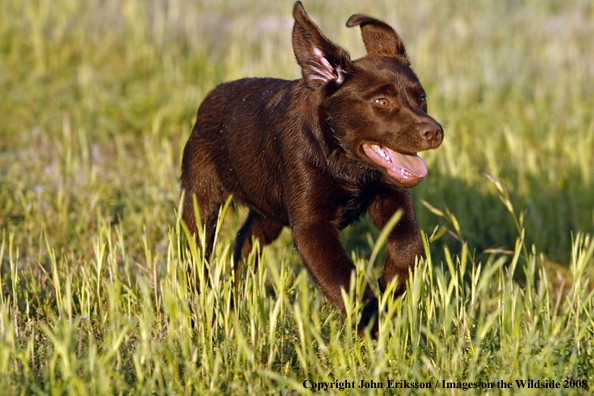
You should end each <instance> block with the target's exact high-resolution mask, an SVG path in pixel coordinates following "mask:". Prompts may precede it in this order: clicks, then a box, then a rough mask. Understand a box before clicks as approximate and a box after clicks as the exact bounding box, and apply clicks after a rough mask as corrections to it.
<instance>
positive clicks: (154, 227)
mask: <svg viewBox="0 0 594 396" xmlns="http://www.w3.org/2000/svg"><path fill="white" fill-rule="evenodd" d="M291 6H292V4H289V3H287V2H273V1H271V0H269V1H267V2H258V3H257V4H248V3H237V4H233V3H232V2H221V3H218V4H217V5H213V4H211V3H208V2H204V3H203V2H199V1H193V2H190V1H185V0H177V1H176V0H171V1H157V0H155V1H152V2H141V1H137V0H131V1H127V2H119V1H109V0H108V1H87V2H79V1H75V0H56V1H51V2H50V1H49V0H33V1H28V2H20V1H16V0H7V1H4V2H2V3H1V4H0V91H1V92H2V95H0V120H1V123H0V233H1V237H0V290H1V299H0V389H2V390H3V393H6V394H52V395H57V394H144V393H156V394H193V393H196V394H198V393H200V394H202V393H214V394H220V393H227V394H247V393H256V394H261V393H270V394H295V393H309V392H310V390H309V387H311V386H312V385H313V384H319V383H326V384H328V385H329V384H333V388H329V389H328V390H326V391H328V392H330V393H333V394H342V393H353V394H367V393H378V390H377V389H365V388H363V389H358V388H356V389H347V390H340V388H339V389H336V386H339V385H340V384H339V383H340V382H342V385H346V384H345V383H344V382H345V381H348V382H352V381H354V382H355V384H356V385H357V386H358V385H359V383H360V381H361V380H363V381H366V382H368V383H370V382H371V381H374V382H375V383H376V384H379V383H382V384H383V385H384V386H387V385H388V381H389V380H392V381H394V385H396V383H398V384H401V385H402V384H403V383H402V382H400V381H403V380H406V381H408V383H415V382H416V383H418V384H421V383H423V384H424V383H426V382H428V383H430V384H431V386H432V389H430V390H424V389H420V388H418V389H415V388H413V389H404V390H402V389H396V388H394V389H387V388H384V389H380V390H379V393H382V392H383V393H388V394H400V393H407V394H417V393H428V394H429V393H431V394H432V393H434V392H435V389H434V388H435V386H436V385H439V386H440V387H441V388H442V389H441V392H442V393H452V394H459V393H467V392H468V391H464V390H463V389H461V388H460V387H462V386H463V385H464V384H466V385H473V386H474V385H475V383H476V384H477V385H479V386H481V385H485V386H489V385H493V386H495V387H494V388H492V389H481V390H479V391H476V393H485V394H511V393H526V392H528V393H530V392H531V393H538V391H539V390H538V389H531V390H526V389H524V390H523V391H522V389H521V384H520V383H518V382H516V381H517V380H518V381H525V380H528V379H533V380H535V381H536V380H540V381H545V380H548V383H549V384H550V382H552V381H556V382H559V383H560V385H561V388H560V389H558V390H555V391H554V392H556V393H558V394H572V393H588V392H589V391H588V390H585V388H584V385H587V387H588V388H590V387H592V386H594V382H593V381H592V380H594V378H593V377H594V375H593V374H592V373H593V372H594V370H593V365H594V360H593V351H592V336H593V331H594V328H593V324H594V322H593V321H592V316H591V312H592V309H593V302H594V295H593V294H592V289H593V287H592V285H591V283H590V282H589V278H590V277H591V276H592V274H593V270H592V268H593V267H592V263H593V259H592V255H593V251H594V243H593V242H592V237H591V235H592V231H594V199H593V198H592V197H594V180H593V179H594V177H593V176H594V165H593V164H594V163H593V162H592V160H591V157H592V153H594V117H593V113H592V109H593V108H594V86H593V85H592V84H591V81H593V78H594V52H592V50H591V37H592V35H593V34H594V22H593V21H594V6H593V5H592V4H591V2H588V1H580V0H570V1H563V2H559V1H553V0H546V1H540V2H533V3H527V4H521V3H517V2H479V3H477V2H470V1H463V0H459V1H453V0H452V1H447V2H435V1H430V0H421V1H417V2H414V3H411V2H409V3H406V2H397V3H394V2H387V1H386V2H380V1H378V2H366V4H361V2H360V1H358V2H356V1H344V2H341V3H340V7H336V4H334V2H324V3H320V2H316V3H315V4H309V3H307V2H306V3H305V7H306V9H307V10H308V12H309V13H310V15H312V17H313V18H314V19H315V20H316V21H317V22H319V23H320V25H321V27H322V29H323V30H324V31H325V32H326V33H327V34H328V36H329V37H331V38H332V39H333V40H335V41H336V42H338V43H340V44H341V45H343V46H344V47H346V48H347V49H349V50H350V51H351V54H352V55H353V57H355V58H356V57H359V56H361V55H363V53H364V48H363V44H362V42H361V40H360V35H359V31H358V30H357V29H346V28H345V27H344V23H345V22H346V20H347V19H348V17H349V16H350V15H351V14H353V13H357V12H365V13H367V14H369V15H375V16H381V17H382V18H383V19H385V20H386V21H388V22H390V23H392V24H393V25H395V26H396V28H397V30H398V31H399V32H400V34H401V35H402V37H403V39H404V41H405V43H406V44H407V48H408V52H409V55H410V57H411V60H412V64H413V67H414V68H415V70H416V72H417V74H418V75H419V76H420V78H421V80H422V81H423V84H424V86H425V88H426V90H427V92H428V97H429V110H430V113H431V114H432V115H433V116H434V117H435V118H436V119H438V120H439V121H440V122H441V123H442V124H443V125H444V127H445V131H446V140H445V142H444V144H443V145H442V147H440V148H439V149H438V150H435V151H432V152H428V153H426V154H424V158H425V160H426V162H427V164H428V167H429V174H428V176H427V178H426V180H425V181H424V182H423V183H421V185H419V186H418V187H416V188H415V189H414V190H412V194H413V197H414V199H415V201H416V203H417V205H416V207H417V214H418V217H419V221H420V224H421V227H422V228H423V230H424V231H425V233H426V240H427V253H428V255H427V260H424V261H421V262H420V263H419V264H418V268H417V270H416V272H415V275H414V277H412V278H411V279H410V288H409V291H408V292H407V294H406V295H405V297H404V298H402V299H396V300H394V299H391V298H390V294H389V293H387V295H385V297H384V298H383V300H382V304H383V305H384V306H385V310H383V311H382V316H381V317H380V326H381V329H382V331H381V333H380V338H379V340H377V341H372V340H370V339H368V338H358V337H356V336H355V335H354V334H353V332H352V331H351V330H350V329H351V324H352V322H353V321H355V320H356V315H357V313H358V304H357V298H356V297H357V290H353V291H351V293H350V294H348V295H345V298H347V299H349V301H350V302H351V303H350V304H349V307H351V309H352V312H351V313H350V314H349V315H347V316H346V317H344V316H342V315H340V314H339V313H338V312H337V311H336V309H335V308H334V307H333V306H331V305H329V304H328V302H327V301H326V299H325V298H324V296H323V294H322V293H321V292H320V290H319V288H317V287H316V286H315V285H314V284H313V283H312V282H311V281H310V280H309V279H308V276H307V274H306V273H305V272H304V271H303V266H302V265H301V263H300V260H299V258H298V256H297V255H296V254H295V252H294V251H293V249H292V242H291V240H290V235H289V233H288V232H287V231H285V232H284V233H283V234H282V236H281V238H280V239H279V241H277V242H275V243H274V244H273V245H271V246H270V247H267V248H265V249H263V250H262V251H259V250H257V251H256V252H255V253H254V254H253V255H252V256H250V259H249V260H248V265H247V267H248V269H247V275H246V280H245V282H243V283H242V285H241V290H240V298H239V299H238V300H237V301H235V302H234V304H235V308H233V309H232V308H231V299H232V298H233V297H232V294H231V292H230V291H231V290H233V288H234V284H233V280H231V279H229V276H230V273H231V272H230V271H229V265H230V264H229V260H230V255H229V251H230V249H231V243H232V236H233V234H234V232H236V230H237V229H238V227H239V225H240V223H241V220H242V219H243V217H244V216H245V212H244V211H242V210H239V211H236V212H232V211H229V213H227V215H226V216H225V217H224V218H225V221H224V222H223V223H222V227H221V229H220V233H219V236H218V244H217V246H216V248H215V254H214V255H213V259H212V260H211V262H210V263H206V262H205V261H204V260H203V252H202V251H201V250H200V249H198V248H197V249H195V250H193V251H192V252H190V251H187V250H186V248H185V246H186V245H185V239H184V238H185V236H184V233H183V228H182V227H181V225H180V223H179V221H178V215H177V213H178V211H177V208H178V204H179V194H180V192H179V164H180V155H181V152H182V149H183V146H184V144H185V141H186V140H187V137H188V136H189V133H190V130H191V127H192V122H193V119H194V117H195V112H196V107H197V105H198V104H199V103H200V101H201V99H202V98H203V97H204V96H205V95H206V93H207V92H208V90H210V89H212V88H213V87H214V86H215V85H216V84H218V83H220V82H222V81H228V80H232V79H235V78H240V77H245V76H273V77H281V78H289V79H292V78H297V77H298V76H299V75H300V72H299V69H298V67H297V65H296V63H295V61H294V58H293V54H292V51H291V50H290V47H289V43H290V28H291V18H290V15H291V14H290V11H291ZM486 175H488V176H489V177H487V176H486ZM343 235H344V240H345V246H346V247H347V252H348V253H349V255H351V256H352V257H353V261H354V262H355V263H356V264H357V268H358V272H357V276H358V280H359V282H358V283H357V284H358V288H359V289H360V288H361V287H362V285H363V283H365V282H372V286H373V287H376V285H375V283H373V282H374V280H375V279H376V277H377V269H374V268H371V266H370V265H369V261H370V260H371V261H373V259H372V255H373V257H375V254H374V253H373V254H372V252H374V246H377V247H381V239H382V238H381V237H380V234H379V231H375V230H373V226H372V224H371V222H370V220H369V219H363V220H362V221H361V222H360V223H358V224H356V225H354V226H353V227H350V228H349V229H347V230H345V232H344V234H343ZM230 241H231V242H230ZM376 250H377V249H376ZM375 261H376V262H380V263H381V261H382V255H381V252H380V255H379V256H378V257H377V259H376V260H375ZM204 266H209V267H210V272H209V274H210V275H209V276H210V280H206V279H204V278H203V277H202V278H200V279H199V282H201V283H202V284H201V285H199V289H200V292H198V293H195V292H192V291H191V290H193V288H194V287H195V285H192V284H189V283H188V281H187V279H188V277H187V276H186V274H187V273H188V272H191V273H195V274H203V271H202V268H203V267H204ZM208 284H210V286H209V285H208ZM306 380H307V381H310V382H307V383H305V385H304V381H306ZM565 380H570V381H573V382H567V385H570V386H571V388H563V386H564V385H565ZM497 381H500V382H499V383H498V382H497ZM501 381H503V382H505V383H506V385H505V386H506V387H505V388H503V387H501V386H503V383H502V382H501ZM584 381H585V382H584ZM510 382H511V384H512V385H511V387H508V386H507V383H510ZM448 385H449V386H456V385H457V386H459V387H458V388H448ZM306 386H307V388H306ZM526 386H527V385H526ZM443 388H446V389H443Z"/></svg>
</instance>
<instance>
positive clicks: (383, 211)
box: [369, 190, 425, 295]
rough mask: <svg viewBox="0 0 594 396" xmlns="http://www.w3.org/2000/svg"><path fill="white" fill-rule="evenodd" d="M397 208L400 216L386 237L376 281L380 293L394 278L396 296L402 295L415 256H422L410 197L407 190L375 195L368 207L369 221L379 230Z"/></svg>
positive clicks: (419, 235)
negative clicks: (384, 255)
mask: <svg viewBox="0 0 594 396" xmlns="http://www.w3.org/2000/svg"><path fill="white" fill-rule="evenodd" d="M398 209H402V210H403V211H404V213H403V215H402V218H401V219H400V221H399V222H398V224H396V226H395V227H394V229H393V230H392V232H390V235H389V236H388V244H387V246H386V262H385V264H384V270H383V272H382V277H381V278H380V288H381V289H382V291H383V290H385V288H386V287H387V286H388V284H389V283H390V281H391V280H392V279H394V277H398V288H397V290H396V295H400V294H402V293H404V290H405V288H406V281H407V280H408V271H409V269H410V270H412V269H413V268H414V265H415V257H419V258H421V257H424V256H425V254H424V253H425V252H424V249H423V239H422V237H421V231H420V230H419V226H418V225H417V219H416V216H415V209H414V206H413V202H412V198H411V197H410V194H409V193H408V190H397V191H392V192H389V193H384V194H380V195H378V196H377V198H376V199H375V200H374V201H373V202H372V204H371V206H370V207H369V214H370V215H371V219H372V220H373V222H374V224H375V225H376V227H377V228H379V229H380V230H381V229H383V228H384V227H385V226H386V224H387V223H388V221H389V220H390V218H391V217H392V215H393V214H394V213H395V212H396V211H397V210H398Z"/></svg>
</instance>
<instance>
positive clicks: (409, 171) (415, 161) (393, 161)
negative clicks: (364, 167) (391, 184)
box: [363, 143, 427, 185]
mask: <svg viewBox="0 0 594 396" xmlns="http://www.w3.org/2000/svg"><path fill="white" fill-rule="evenodd" d="M363 151H365V154H367V156H368V157H369V158H370V159H371V160H372V161H373V162H375V163H377V164H379V165H381V166H383V167H384V168H386V170H387V171H388V174H389V175H390V176H392V177H393V178H395V179H396V180H398V181H400V182H401V183H403V184H405V185H410V184H416V183H418V182H420V181H421V179H423V177H425V175H426V174H427V165H425V161H424V160H423V158H421V157H419V156H418V155H417V153H410V154H405V153H399V152H396V151H394V150H390V149H389V148H387V147H386V146H382V145H380V144H375V143H363Z"/></svg>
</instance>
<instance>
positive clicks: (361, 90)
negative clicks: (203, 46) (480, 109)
mask: <svg viewBox="0 0 594 396" xmlns="http://www.w3.org/2000/svg"><path fill="white" fill-rule="evenodd" d="M293 16H294V18H295V25H294V27H293V49H294V52H295V57H296V58H297V63H299V65H300V66H301V71H302V74H303V78H302V79H299V80H295V81H285V80H279V79H272V78H248V79H242V80H237V81H233V82H229V83H225V84H221V85H219V86H218V87H216V88H215V89H214V90H213V91H211V92H210V93H209V94H208V96H207V97H206V99H204V102H202V104H201V105H200V108H199V109H198V116H197V120H196V125H195V126H194V130H193V131H192V134H191V136H190V138H189V140H188V143H187V145H186V147H185V150H184V156H183V161H182V175H181V181H182V188H183V189H184V191H185V201H184V204H183V220H184V222H185V223H186V224H187V226H188V228H189V230H190V232H191V233H193V234H196V232H197V227H196V220H195V214H194V207H193V199H192V197H193V196H194V195H195V196H196V199H197V202H198V204H199V207H200V211H201V213H200V215H201V219H202V222H203V224H205V225H206V230H207V236H206V241H207V246H204V247H203V248H204V249H206V252H210V251H211V250H212V243H213V238H214V232H215V223H216V219H217V214H218V211H219V208H220V206H221V205H223V204H224V203H225V201H226V199H227V198H228V197H229V195H230V194H233V199H234V201H235V202H236V203H239V204H242V205H246V206H247V207H249V208H250V212H249V215H248V218H247V220H246V222H245V224H244V225H243V226H242V227H241V230H240V231H239V232H238V233H237V240H236V245H235V254H234V258H235V263H237V262H239V261H240V260H241V257H242V253H243V254H244V255H246V256H247V254H248V253H249V252H250V251H251V249H252V237H254V238H255V239H257V240H258V241H259V243H260V244H261V245H262V246H264V245H267V244H269V243H271V242H272V241H274V240H275V239H276V238H277V237H278V235H279V234H280V232H281V230H282V228H283V227H290V228H291V232H292V236H293V241H294V243H295V248H296V249H297V251H298V252H299V255H300V256H301V258H302V259H303V262H304V263H305V265H306V266H307V268H308V270H309V271H310V273H311V274H312V275H313V277H314V278H315V279H316V280H317V282H318V283H319V284H320V286H321V288H322V290H323V291H324V293H325V294H326V296H327V297H328V298H329V299H330V300H331V301H332V302H333V303H334V304H335V305H336V306H338V307H339V308H340V309H342V310H343V311H344V303H343V300H342V296H341V291H340V289H341V288H343V289H345V290H346V291H348V290H349V284H350V279H351V273H352V272H353V270H354V266H353V263H352V262H351V261H350V260H349V258H348V256H347V254H346V253H345V251H344V249H343V247H342V245H341V242H340V230H341V229H343V228H344V227H346V226H347V225H349V224H350V223H351V222H353V221H354V220H357V219H358V218H359V217H360V216H361V215H363V214H364V213H365V212H367V211H369V213H370V215H371V218H372V220H373V222H374V223H375V225H376V226H377V227H378V228H380V229H381V228H382V227H384V226H385V225H386V223H387V222H388V220H389V219H390V218H391V216H392V215H393V214H394V213H395V212H396V210H398V209H399V208H401V209H403V211H404V215H403V216H402V218H401V220H400V222H399V223H398V224H397V225H396V227H395V228H394V229H393V230H392V232H391V234H390V236H389V238H388V245H387V258H386V262H385V266H384V270H383V273H382V276H381V279H380V286H381V288H382V290H383V289H384V288H385V287H386V286H387V285H388V283H389V282H390V281H391V280H392V279H393V278H394V277H398V293H402V292H403V291H404V289H405V287H406V280H407V279H408V272H409V269H410V268H411V267H412V266H413V265H414V262H415V257H416V256H423V254H424V251H423V244H422V241H421V234H420V231H419V228H418V226H417V221H416V217H415V211H414V207H413V203H412V200H411V198H410V195H409V193H408V191H407V189H408V188H410V187H414V186H416V185H417V184H418V183H419V182H420V181H421V180H422V179H423V177H424V176H425V174H426V173H427V168H426V166H425V162H424V161H423V160H422V159H421V158H420V157H418V156H417V154H416V153H417V152H419V151H423V150H427V149H434V148H436V147H438V146H439V145H440V144H441V141H442V139H443V130H442V128H441V126H440V125H439V124H438V123H437V122H436V121H435V120H434V119H433V118H431V117H430V116H428V115H427V103H426V98H425V92H424V90H423V87H422V86H421V83H420V82H419V80H418V79H417V77H416V75H415V73H414V72H413V71H412V70H411V68H410V63H409V60H408V58H407V56H406V52H405V49H404V45H403V44H402V41H401V40H400V37H399V36H398V34H397V33H396V32H395V31H394V30H393V29H392V28H391V27H390V26H388V25H387V24H385V23H384V22H381V21H378V20H377V19H374V18H371V17H368V16H365V15H361V14H357V15H353V16H351V17H350V18H349V20H348V22H347V26H348V27H353V26H357V25H359V26H360V27H361V32H362V36H363V41H364V43H365V47H366V49H367V53H368V55H367V56H365V57H363V58H361V59H358V60H356V61H352V60H351V58H350V57H349V54H348V53H347V52H346V51H345V50H344V49H342V48H341V47H340V46H338V45H336V44H334V43H332V42H331V41H330V40H329V39H328V38H327V37H326V36H324V34H323V33H322V32H321V31H320V29H319V28H318V27H317V26H316V25H315V24H314V23H313V21H312V20H311V19H310V18H309V17H308V16H307V14H306V13H305V10H304V9H303V6H302V5H301V3H300V2H297V3H296V4H295V8H294V10H293ZM364 300H365V302H366V307H365V309H364V311H363V315H362V319H361V321H360V322H359V330H362V329H363V328H364V327H365V326H367V325H368V323H369V321H370V319H371V318H372V316H373V315H374V314H375V313H376V312H377V299H376V297H375V296H374V294H373V292H372V291H371V289H370V288H369V287H367V289H366V290H365V293H364ZM376 330H377V326H376V327H375V328H374V329H373V331H374V332H375V331H376Z"/></svg>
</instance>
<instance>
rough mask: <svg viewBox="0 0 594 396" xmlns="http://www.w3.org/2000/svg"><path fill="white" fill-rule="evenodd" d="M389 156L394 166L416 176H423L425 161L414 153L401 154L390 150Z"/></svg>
mask: <svg viewBox="0 0 594 396" xmlns="http://www.w3.org/2000/svg"><path fill="white" fill-rule="evenodd" d="M390 156H391V157H392V162H393V163H394V165H395V166H396V167H398V168H402V169H406V170H408V171H409V172H410V173H412V174H413V175H415V176H416V177H425V175H426V174H427V165H425V161H424V160H423V158H421V157H419V156H418V155H416V154H401V153H397V152H395V151H392V150H390Z"/></svg>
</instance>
